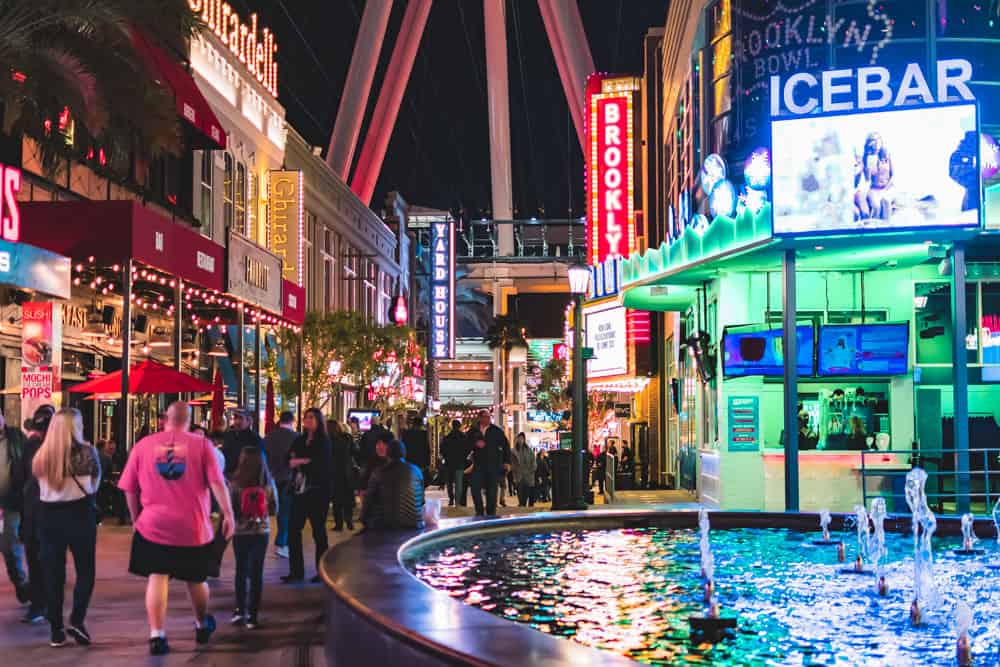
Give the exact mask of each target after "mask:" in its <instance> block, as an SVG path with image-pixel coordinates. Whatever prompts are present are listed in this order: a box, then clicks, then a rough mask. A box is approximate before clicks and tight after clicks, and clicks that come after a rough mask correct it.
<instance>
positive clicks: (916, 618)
mask: <svg viewBox="0 0 1000 667" xmlns="http://www.w3.org/2000/svg"><path fill="white" fill-rule="evenodd" d="M923 620H924V612H923V611H922V610H921V609H920V602H918V601H917V600H914V601H913V604H911V605H910V623H912V624H913V625H920V624H921V623H923Z"/></svg>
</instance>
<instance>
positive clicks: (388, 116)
mask: <svg viewBox="0 0 1000 667" xmlns="http://www.w3.org/2000/svg"><path fill="white" fill-rule="evenodd" d="M430 12H431V0H411V1H410V2H409V3H408V4H407V5H406V13H405V14H404V15H403V23H402V25H401V26H400V28H399V37H398V38H397V39H396V45H395V46H394V47H393V49H392V58H391V59H390V60H389V68H388V69H387V70H386V73H385V81H384V82H383V83H382V90H381V91H379V95H378V102H377V103H376V104H375V113H374V114H373V115H372V120H371V125H370V126H369V128H368V134H367V135H366V136H365V143H364V145H363V146H362V147H361V157H359V158H358V166H357V168H355V170H354V178H353V179H351V190H353V191H354V194H356V195H357V196H358V198H359V199H360V200H361V201H363V202H364V203H365V205H366V206H368V205H370V204H371V201H372V195H373V194H374V192H375V183H376V182H377V181H378V175H379V172H380V171H381V170H382V162H383V161H384V160H385V151H386V149H387V148H388V147H389V139H390V138H391V137H392V128H393V127H394V126H395V124H396V117H397V116H398V115H399V105H400V104H401V103H402V101H403V93H405V92H406V84H407V82H408V81H409V80H410V72H411V71H413V60H414V58H416V55H417V48H418V47H419V46H420V38H421V37H422V36H423V34H424V26H425V25H427V16H428V14H430Z"/></svg>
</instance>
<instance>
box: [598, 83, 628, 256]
mask: <svg viewBox="0 0 1000 667" xmlns="http://www.w3.org/2000/svg"><path fill="white" fill-rule="evenodd" d="M638 89H639V83H638V80H636V79H633V78H624V79H622V78H618V79H606V78H603V75H596V74H595V75H592V76H591V77H590V78H589V79H588V80H587V108H588V111H589V113H588V114H587V118H588V122H587V136H588V139H589V141H590V146H589V149H590V153H589V155H588V158H587V202H588V205H587V240H588V243H589V245H590V252H589V258H590V263H591V264H592V265H596V264H600V263H602V262H603V261H604V260H606V259H608V258H615V257H627V256H628V255H629V254H630V253H631V252H632V251H633V250H635V245H636V243H635V144H634V140H633V137H634V130H635V121H634V116H633V104H634V96H635V93H636V91H637V90H638Z"/></svg>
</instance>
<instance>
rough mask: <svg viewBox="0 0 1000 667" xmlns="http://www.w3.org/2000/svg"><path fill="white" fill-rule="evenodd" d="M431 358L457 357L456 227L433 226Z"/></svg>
mask: <svg viewBox="0 0 1000 667" xmlns="http://www.w3.org/2000/svg"><path fill="white" fill-rule="evenodd" d="M431 248H432V257H431V260H432V263H433V265H432V267H431V358H432V359H453V358H454V357H455V227H454V225H453V224H452V222H451V221H450V220H448V221H445V222H434V223H432V224H431Z"/></svg>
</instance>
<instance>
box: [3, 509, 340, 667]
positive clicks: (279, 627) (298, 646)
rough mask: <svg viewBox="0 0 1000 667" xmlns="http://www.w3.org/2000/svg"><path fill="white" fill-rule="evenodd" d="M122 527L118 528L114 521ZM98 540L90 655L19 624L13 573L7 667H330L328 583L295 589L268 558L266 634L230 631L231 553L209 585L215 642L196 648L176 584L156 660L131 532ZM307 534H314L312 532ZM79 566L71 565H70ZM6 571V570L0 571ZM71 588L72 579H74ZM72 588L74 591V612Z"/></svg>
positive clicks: (336, 536) (6, 613) (106, 529)
mask: <svg viewBox="0 0 1000 667" xmlns="http://www.w3.org/2000/svg"><path fill="white" fill-rule="evenodd" d="M111 523H115V522H111ZM98 530H99V533H98V547H97V584H96V587H95V591H94V598H93V601H92V603H91V606H90V614H89V616H88V618H87V628H88V629H89V630H90V633H91V635H92V636H93V637H94V644H93V645H92V646H90V647H89V648H83V647H79V646H76V645H75V644H73V643H72V642H70V644H67V645H66V646H64V647H61V648H51V647H49V645H48V639H49V630H48V624H46V623H42V624H38V625H24V624H22V623H20V622H19V619H20V618H21V615H22V614H23V613H24V608H23V607H21V606H20V605H18V604H17V601H16V600H15V598H14V591H13V588H12V587H11V585H10V582H8V581H7V578H6V573H5V572H2V573H0V580H2V583H0V656H2V657H0V664H2V665H12V666H13V665H25V666H26V665H30V666H31V667H49V666H53V667H55V666H59V667H62V666H67V667H69V666H72V667H85V666H88V665H100V666H101V667H119V666H121V667H125V666H126V665H127V666H129V667H132V666H134V665H198V666H203V665H204V666H211V667H216V666H218V667H228V666H230V665H239V666H240V667H254V666H256V665H261V666H263V665H267V666H269V667H270V666H274V667H285V666H286V665H287V666H288V667H309V666H310V665H323V664H325V660H324V659H323V657H322V647H321V644H322V641H323V621H324V619H323V601H324V600H325V591H324V588H323V586H322V584H303V585H295V586H288V585H285V584H282V583H281V582H280V580H279V577H280V576H281V575H283V574H287V572H288V561H286V560H283V559H278V558H275V557H274V556H273V555H272V554H269V555H268V559H267V563H266V565H265V568H264V600H263V604H262V609H261V615H260V621H261V627H260V628H258V629H256V630H252V631H251V630H246V629H243V628H235V627H233V626H231V625H230V624H229V618H230V616H231V615H232V610H233V567H234V566H233V558H232V552H231V551H230V552H229V553H228V554H227V557H226V559H225V563H224V564H223V570H222V577H221V578H220V579H218V580H214V581H211V582H210V585H211V587H212V602H211V609H212V612H213V613H214V614H215V616H216V619H217V620H218V622H219V631H218V632H217V633H216V634H215V636H214V637H213V639H212V642H211V643H210V644H208V645H207V646H205V647H202V648H200V650H199V648H196V645H195V642H194V630H193V624H192V620H193V619H192V617H191V612H190V607H189V606H188V602H187V595H186V593H185V589H184V585H183V584H181V583H173V584H171V589H170V608H169V613H168V618H167V635H168V638H169V640H170V647H171V651H172V653H171V654H170V655H168V656H165V657H162V658H151V657H150V656H149V653H148V644H147V637H148V636H149V635H148V628H147V625H146V613H145V609H144V606H143V595H144V590H145V580H144V579H140V578H138V577H134V576H132V575H130V574H128V572H127V565H128V550H129V544H130V540H131V535H132V531H131V529H130V528H122V527H119V526H117V525H114V526H111V525H108V524H107V523H106V524H105V525H103V526H101V527H100V528H99V529H98ZM305 532H306V533H307V534H308V532H309V531H308V530H306V531H305ZM330 536H331V542H332V543H336V542H337V541H340V540H344V539H347V534H346V533H334V532H331V533H330ZM311 556H312V544H311V540H309V541H308V542H307V545H306V560H307V566H306V571H307V576H312V574H313V572H312V565H311V564H310V560H311ZM68 560H69V561H70V562H72V558H68ZM0 570H2V567H0ZM68 579H70V581H72V579H73V576H72V573H70V575H69V576H68ZM71 590H72V586H71V584H70V585H67V593H66V610H67V612H66V613H67V614H68V613H69V605H70V600H71V595H72V593H71Z"/></svg>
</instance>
